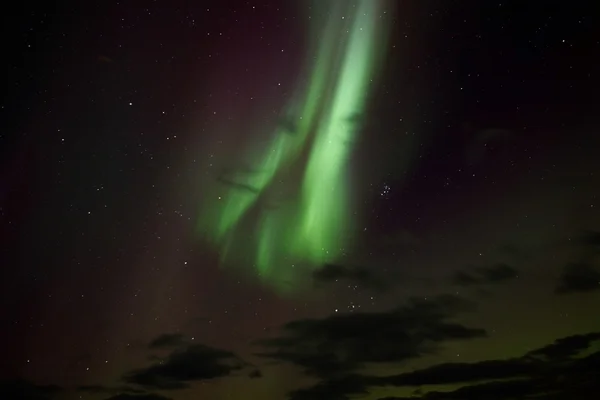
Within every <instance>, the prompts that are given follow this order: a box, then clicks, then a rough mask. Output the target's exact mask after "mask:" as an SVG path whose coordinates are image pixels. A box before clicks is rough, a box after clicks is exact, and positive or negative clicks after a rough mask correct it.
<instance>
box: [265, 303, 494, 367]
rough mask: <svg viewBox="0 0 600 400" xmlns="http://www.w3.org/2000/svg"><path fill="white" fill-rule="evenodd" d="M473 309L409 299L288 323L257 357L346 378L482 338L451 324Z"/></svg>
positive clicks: (476, 332)
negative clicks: (378, 309)
mask: <svg viewBox="0 0 600 400" xmlns="http://www.w3.org/2000/svg"><path fill="white" fill-rule="evenodd" d="M472 306H473V304H472V303H470V302H468V301H466V300H464V299H461V298H459V297H456V296H440V297H437V298H432V299H429V300H425V299H412V300H410V301H409V302H408V304H407V305H405V306H403V307H399V308H397V309H394V310H392V311H389V312H382V313H350V314H335V315H332V316H330V317H328V318H325V319H305V320H298V321H292V322H290V323H288V324H286V325H285V326H284V332H283V335H282V336H281V337H277V338H274V339H267V340H263V341H260V342H259V344H260V345H262V346H264V348H265V349H266V351H265V352H262V353H260V354H259V355H260V356H262V357H267V358H271V359H275V360H279V361H286V362H291V363H293V364H296V365H298V366H300V367H302V368H303V369H304V370H305V372H306V373H308V374H310V375H313V376H319V377H327V378H333V377H336V376H340V375H343V374H345V373H350V372H352V371H354V370H356V369H358V368H360V367H362V366H363V365H364V364H365V363H374V362H403V361H406V360H409V359H413V358H417V357H420V356H422V355H424V354H427V353H433V352H436V351H437V350H438V349H439V347H440V346H441V345H442V344H443V342H445V341H448V340H468V339H473V338H480V337H484V336H486V332H485V331H484V330H482V329H473V328H468V327H465V326H463V325H460V324H458V323H454V322H451V321H449V319H450V318H451V317H453V316H455V315H456V314H457V313H458V312H460V311H465V310H468V309H471V307H472Z"/></svg>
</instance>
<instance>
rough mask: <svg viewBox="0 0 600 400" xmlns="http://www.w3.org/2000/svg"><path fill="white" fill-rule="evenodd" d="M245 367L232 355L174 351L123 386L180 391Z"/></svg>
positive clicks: (204, 348)
mask: <svg viewBox="0 0 600 400" xmlns="http://www.w3.org/2000/svg"><path fill="white" fill-rule="evenodd" d="M245 365H246V364H245V363H244V362H243V361H242V360H240V359H239V358H238V357H237V356H236V355H235V354H233V353H231V352H229V351H225V350H219V349H214V348H211V347H207V346H203V345H191V346H188V347H186V348H184V349H179V350H175V351H174V352H173V353H171V354H170V355H169V356H168V357H167V358H166V359H165V360H161V361H159V362H156V363H155V364H153V365H151V366H149V367H147V368H143V369H139V370H136V371H133V372H131V373H129V374H127V375H126V376H125V377H124V380H125V382H127V383H130V384H136V385H140V386H143V387H145V388H152V389H164V390H172V389H183V388H186V387H188V385H189V383H190V382H194V381H203V380H208V379H215V378H220V377H224V376H227V375H229V374H231V373H232V372H234V371H237V370H240V369H242V368H243V367H244V366H245Z"/></svg>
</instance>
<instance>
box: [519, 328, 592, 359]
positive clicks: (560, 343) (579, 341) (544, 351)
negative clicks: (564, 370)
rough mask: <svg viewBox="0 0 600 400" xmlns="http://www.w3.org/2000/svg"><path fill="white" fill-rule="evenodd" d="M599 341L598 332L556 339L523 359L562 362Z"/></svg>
mask: <svg viewBox="0 0 600 400" xmlns="http://www.w3.org/2000/svg"><path fill="white" fill-rule="evenodd" d="M597 340H600V332H592V333H588V334H586V335H573V336H568V337H566V338H562V339H558V340H556V341H555V342H554V343H552V344H549V345H548V346H544V347H542V348H539V349H537V350H534V351H531V352H529V353H527V354H526V356H525V357H535V358H537V357H542V358H543V359H545V360H550V361H563V360H565V359H568V358H572V357H575V356H576V355H577V354H579V353H581V352H582V351H584V350H587V349H588V348H589V347H590V345H591V344H592V342H595V341H597Z"/></svg>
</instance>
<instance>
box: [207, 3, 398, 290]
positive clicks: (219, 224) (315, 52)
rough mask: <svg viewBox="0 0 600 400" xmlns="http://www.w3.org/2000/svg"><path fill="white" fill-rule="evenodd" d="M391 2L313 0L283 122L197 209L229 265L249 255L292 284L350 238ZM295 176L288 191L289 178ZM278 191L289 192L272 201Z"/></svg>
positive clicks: (267, 277) (271, 277)
mask: <svg viewBox="0 0 600 400" xmlns="http://www.w3.org/2000/svg"><path fill="white" fill-rule="evenodd" d="M390 6H391V3H389V2H388V1H385V0H355V1H353V0H327V1H324V0H319V1H316V2H314V3H313V7H311V9H312V10H313V11H314V15H317V16H319V17H316V18H315V17H314V16H311V17H307V18H308V19H309V21H310V25H311V27H310V30H309V31H310V38H309V40H310V42H309V43H310V47H311V48H309V56H308V57H307V58H306V60H307V61H308V62H307V64H308V65H306V66H305V69H304V70H303V74H305V75H304V78H305V79H303V80H300V81H301V82H302V83H301V84H299V85H298V87H297V89H296V91H295V93H294V94H293V96H292V97H291V99H290V102H289V104H288V106H287V107H286V108H285V109H284V110H283V111H282V118H285V121H287V122H286V123H285V124H283V123H280V124H279V126H278V127H277V128H276V131H275V132H274V135H273V139H272V142H271V143H270V146H268V148H267V149H266V151H264V150H263V154H262V155H259V156H258V157H255V159H254V167H253V169H252V170H251V171H238V172H237V173H234V174H229V175H227V176H226V177H221V178H220V183H221V185H220V186H219V188H218V191H219V192H218V193H214V194H211V195H210V196H207V197H209V199H208V200H209V204H204V205H203V207H202V210H201V212H200V218H199V222H198V232H199V233H200V234H202V235H203V236H204V237H205V238H207V239H208V240H210V242H212V243H213V244H214V245H216V246H217V247H218V249H219V251H220V256H221V262H222V264H223V265H246V266H247V265H249V264H251V265H253V266H254V267H255V269H256V270H257V272H258V276H259V277H260V279H261V280H263V281H265V282H266V283H269V284H272V285H273V286H274V287H275V288H276V289H278V290H279V291H281V292H289V291H293V290H294V286H295V285H294V276H295V274H296V271H298V270H299V269H304V270H305V269H306V268H312V269H314V268H319V267H321V266H322V265H323V264H324V263H327V262H335V260H336V259H338V258H339V257H340V256H341V255H342V254H344V252H345V251H346V250H345V249H347V248H348V246H350V245H351V243H352V238H353V236H354V235H353V233H354V232H355V228H354V226H353V224H352V221H353V220H355V219H356V218H353V215H351V214H352V212H351V204H350V199H351V197H352V196H351V195H350V194H351V193H350V187H349V179H350V176H349V175H350V172H349V168H348V160H349V157H350V154H351V152H352V147H353V143H355V141H356V136H357V134H358V133H359V131H360V129H361V126H360V122H361V120H363V118H364V113H365V109H366V103H367V101H368V96H369V89H370V87H371V86H372V85H373V82H374V81H375V79H374V78H375V77H376V75H377V72H378V70H379V67H380V66H381V64H382V62H383V60H384V57H383V56H384V55H385V51H384V49H385V48H386V45H387V40H386V39H387V38H388V36H389V35H388V33H389V19H390V14H391V13H390ZM323 8H325V9H323ZM240 182H243V183H240ZM292 185H293V187H294V190H293V193H292V194H291V195H290V194H289V193H288V192H290V190H284V189H283V187H287V188H288V189H289V187H290V186H292ZM282 192H286V193H287V197H286V198H284V199H283V200H280V201H277V203H278V204H275V205H273V204H272V203H273V199H281V196H282ZM289 197H291V199H290V198H289ZM211 201H212V203H210V202H211Z"/></svg>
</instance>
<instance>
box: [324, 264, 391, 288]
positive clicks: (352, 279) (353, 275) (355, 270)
mask: <svg viewBox="0 0 600 400" xmlns="http://www.w3.org/2000/svg"><path fill="white" fill-rule="evenodd" d="M313 279H314V281H315V283H317V284H328V283H335V282H339V281H346V282H347V283H349V284H353V285H358V286H360V287H362V288H368V289H375V290H383V289H385V287H386V285H385V282H384V280H383V279H381V278H380V277H378V276H377V275H376V274H375V273H374V272H373V271H371V270H369V269H367V268H364V267H344V266H341V265H335V264H326V265H325V266H323V268H320V269H318V270H316V271H315V272H314V273H313Z"/></svg>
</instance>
